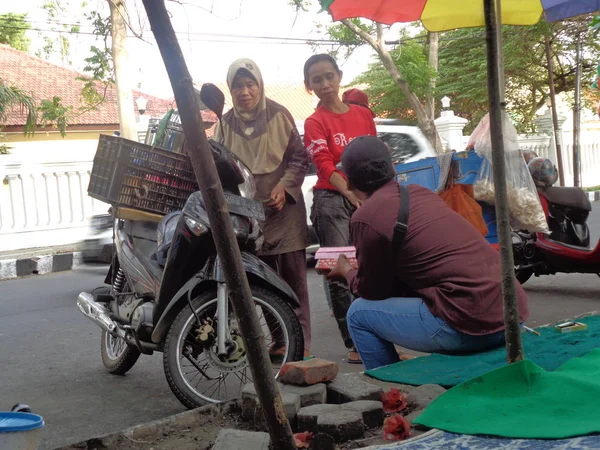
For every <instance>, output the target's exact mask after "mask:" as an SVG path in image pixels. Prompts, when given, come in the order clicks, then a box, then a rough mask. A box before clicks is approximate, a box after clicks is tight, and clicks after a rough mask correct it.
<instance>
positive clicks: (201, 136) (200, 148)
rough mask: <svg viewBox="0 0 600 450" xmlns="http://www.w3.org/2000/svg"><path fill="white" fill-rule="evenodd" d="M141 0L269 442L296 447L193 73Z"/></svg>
mask: <svg viewBox="0 0 600 450" xmlns="http://www.w3.org/2000/svg"><path fill="white" fill-rule="evenodd" d="M143 3H144V7H145V9H146V13H147V14H148V19H149V21H150V26H151V28H152V32H153V33H154V37H155V38H156V42H157V43H158V47H159V49H160V52H161V55H162V58H163V61H164V63H165V66H166V68H167V72H168V74H169V79H170V80H171V86H172V87H173V92H174V94H175V101H176V102H177V109H178V111H179V115H180V117H181V124H182V125H183V131H184V133H185V138H186V144H187V145H188V148H189V154H190V159H191V161H192V166H193V168H194V173H195V174H196V178H197V180H198V185H199V186H200V191H201V192H202V196H203V198H204V202H205V204H206V210H207V213H208V219H209V221H210V225H211V230H212V233H213V237H214V240H215V245H216V247H217V252H218V254H219V257H220V259H221V263H222V265H223V269H224V273H225V280H226V282H227V287H228V289H229V292H230V298H231V301H232V303H233V308H234V311H235V314H236V317H237V320H238V324H239V326H240V330H241V332H242V337H243V339H244V345H245V346H246V351H247V354H248V362H249V365H250V370H251V372H252V378H253V380H254V386H255V387H256V392H257V394H258V398H259V400H260V403H261V405H262V408H263V410H264V413H265V418H266V421H267V426H268V429H269V434H270V435H271V447H272V448H274V449H277V450H280V449H281V450H295V449H296V445H295V444H294V436H293V434H292V429H291V427H290V424H289V421H288V419H287V415H286V413H285V409H284V406H283V401H282V400H281V395H280V394H279V391H278V389H277V386H276V384H275V379H274V377H273V375H272V368H271V361H270V358H269V354H268V351H267V346H266V344H265V338H264V336H263V333H262V329H261V327H260V323H259V319H258V315H257V313H256V309H255V306H254V301H253V299H252V293H251V291H250V285H249V284H248V279H247V278H246V273H245V271H244V266H243V263H242V258H241V254H240V249H239V246H238V243H237V240H236V237H235V234H234V231H233V227H232V225H231V220H230V217H229V212H228V208H227V204H226V202H225V197H224V195H223V188H222V186H221V182H220V180H219V176H218V174H217V168H216V166H215V162H214V159H213V157H212V152H211V148H210V144H209V143H208V140H207V139H206V134H205V132H204V127H203V125H202V116H201V113H200V108H199V105H198V99H197V97H196V93H195V91H194V86H193V84H192V77H191V76H190V73H189V71H188V69H187V66H186V64H185V60H184V58H183V53H182V52H181V47H180V46H179V42H178V41H177V37H176V36H175V31H174V30H173V26H172V24H171V20H170V19H169V14H168V12H167V9H166V7H165V3H164V0H143ZM207 63H208V62H207Z"/></svg>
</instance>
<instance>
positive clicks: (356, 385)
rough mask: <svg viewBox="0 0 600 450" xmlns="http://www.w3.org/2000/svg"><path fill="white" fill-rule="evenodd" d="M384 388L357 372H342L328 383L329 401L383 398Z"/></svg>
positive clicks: (346, 401)
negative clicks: (362, 377) (366, 379)
mask: <svg viewBox="0 0 600 450" xmlns="http://www.w3.org/2000/svg"><path fill="white" fill-rule="evenodd" d="M381 394H383V389H381V387H379V386H376V385H374V384H372V383H369V382H367V381H364V380H363V379H361V378H360V377H359V376H358V375H357V374H353V373H352V374H350V373H349V374H342V375H340V376H339V377H337V378H336V379H335V380H334V381H332V382H331V383H329V384H328V385H327V402H328V403H348V402H354V401H357V400H376V401H380V400H381Z"/></svg>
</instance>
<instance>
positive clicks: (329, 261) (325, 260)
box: [315, 247, 358, 275]
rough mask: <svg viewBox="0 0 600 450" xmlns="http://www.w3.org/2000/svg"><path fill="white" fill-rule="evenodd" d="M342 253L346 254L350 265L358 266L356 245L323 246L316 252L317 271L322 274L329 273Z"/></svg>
mask: <svg viewBox="0 0 600 450" xmlns="http://www.w3.org/2000/svg"><path fill="white" fill-rule="evenodd" d="M340 255H346V257H347V258H348V262H349V263H350V265H351V266H352V267H353V268H355V269H357V268H358V262H357V261H356V248H355V247H321V248H320V249H319V250H318V251H317V253H316V254H315V259H316V260H317V265H316V267H315V268H316V270H317V272H318V273H320V274H321V275H325V274H327V273H329V271H330V270H331V269H333V268H334V267H335V265H336V264H337V261H338V258H339V256H340Z"/></svg>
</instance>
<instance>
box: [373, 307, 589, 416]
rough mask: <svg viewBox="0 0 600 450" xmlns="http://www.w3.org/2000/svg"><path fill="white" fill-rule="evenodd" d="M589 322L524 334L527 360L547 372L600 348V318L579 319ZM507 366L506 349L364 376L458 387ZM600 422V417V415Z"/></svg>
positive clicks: (435, 358)
mask: <svg viewBox="0 0 600 450" xmlns="http://www.w3.org/2000/svg"><path fill="white" fill-rule="evenodd" d="M577 321H578V322H583V323H586V324H587V326H588V328H587V330H584V331H576V332H572V333H559V332H558V331H556V330H555V328H554V327H542V328H538V329H537V331H538V332H540V333H541V336H536V335H534V334H532V333H523V334H522V336H523V348H524V351H525V357H526V358H527V359H528V360H530V361H532V362H533V363H535V364H537V365H538V366H540V367H541V368H543V369H545V370H555V369H556V368H558V367H560V366H561V365H562V364H564V363H565V362H566V361H568V360H570V359H571V358H576V357H578V356H583V355H585V354H587V353H588V352H590V351H591V350H593V349H595V348H597V347H600V316H588V317H584V318H581V319H577ZM505 364H506V349H505V348H504V347H502V348H498V349H495V350H490V351H487V352H482V353H474V354H468V355H440V354H433V355H429V356H422V357H419V358H415V359H411V360H408V361H401V362H399V363H396V364H391V365H389V366H385V367H379V368H377V369H373V370H367V371H366V372H365V373H366V374H367V375H369V376H371V377H373V378H377V379H378V380H382V381H389V382H392V383H401V384H412V385H416V386H419V385H422V384H439V385H442V386H446V387H449V386H456V385H457V384H460V383H463V382H465V381H467V380H470V379H471V378H474V377H476V376H479V375H483V374H485V373H488V372H491V371H492V370H494V369H498V368H500V367H502V366H504V365H505ZM599 420H600V416H599Z"/></svg>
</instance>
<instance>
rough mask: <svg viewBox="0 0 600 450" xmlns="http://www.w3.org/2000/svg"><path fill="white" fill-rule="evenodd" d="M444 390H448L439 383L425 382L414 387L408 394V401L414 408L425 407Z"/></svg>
mask: <svg viewBox="0 0 600 450" xmlns="http://www.w3.org/2000/svg"><path fill="white" fill-rule="evenodd" d="M444 392H446V389H444V388H443V387H441V386H440V385H438V384H424V385H422V386H419V387H417V388H415V389H413V390H412V391H411V392H410V393H409V394H408V395H407V396H406V402H407V403H408V404H409V405H412V406H413V407H414V409H425V408H427V407H428V406H429V404H430V403H431V402H432V401H434V400H435V399H436V398H438V397H439V396H440V395H442V394H443V393H444Z"/></svg>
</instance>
